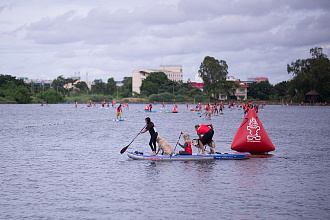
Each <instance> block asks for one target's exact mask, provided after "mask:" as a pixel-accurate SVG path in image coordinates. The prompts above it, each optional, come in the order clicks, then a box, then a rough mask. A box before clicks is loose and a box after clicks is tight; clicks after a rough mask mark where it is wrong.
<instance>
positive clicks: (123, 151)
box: [120, 125, 147, 154]
mask: <svg viewBox="0 0 330 220" xmlns="http://www.w3.org/2000/svg"><path fill="white" fill-rule="evenodd" d="M146 127H147V125H145V126H144V127H143V128H142V129H141V131H143V129H145V128H146ZM141 131H140V132H141ZM140 132H139V133H138V134H137V135H136V136H135V138H137V136H139V134H140ZM135 138H134V139H133V140H132V141H131V143H133V141H134V140H135ZM131 143H129V144H128V145H127V146H126V147H124V148H123V149H121V151H120V153H121V154H123V153H125V151H126V150H127V148H128V147H129V145H131Z"/></svg>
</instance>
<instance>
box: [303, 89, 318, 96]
mask: <svg viewBox="0 0 330 220" xmlns="http://www.w3.org/2000/svg"><path fill="white" fill-rule="evenodd" d="M305 95H319V94H318V93H317V92H316V91H315V90H311V91H309V92H307V93H306V94H305Z"/></svg>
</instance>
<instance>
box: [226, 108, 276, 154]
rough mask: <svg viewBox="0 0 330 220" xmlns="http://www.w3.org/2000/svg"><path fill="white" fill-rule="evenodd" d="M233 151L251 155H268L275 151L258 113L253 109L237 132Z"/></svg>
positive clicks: (232, 145) (232, 146) (232, 147)
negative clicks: (267, 153)
mask: <svg viewBox="0 0 330 220" xmlns="http://www.w3.org/2000/svg"><path fill="white" fill-rule="evenodd" d="M231 149H232V150H236V151H239V152H249V153H251V154H260V153H266V152H269V151H273V150H275V147H274V145H273V143H272V141H271V140H270V138H269V136H268V134H267V132H266V130H265V128H264V127H263V126H262V124H261V122H260V119H259V117H258V115H257V113H256V112H255V111H254V110H253V109H251V110H249V112H248V113H247V114H246V116H245V118H244V120H243V121H242V123H241V125H240V126H239V128H238V129H237V131H236V134H235V136H234V140H233V143H232V144H231Z"/></svg>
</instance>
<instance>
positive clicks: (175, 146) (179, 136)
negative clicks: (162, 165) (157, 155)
mask: <svg viewBox="0 0 330 220" xmlns="http://www.w3.org/2000/svg"><path fill="white" fill-rule="evenodd" d="M181 134H182V132H180V136H179V141H180V138H181ZM176 146H178V142H176V145H175V148H174V150H173V152H172V153H171V154H170V157H172V155H173V154H174V152H175V149H176Z"/></svg>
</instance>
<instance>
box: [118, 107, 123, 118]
mask: <svg viewBox="0 0 330 220" xmlns="http://www.w3.org/2000/svg"><path fill="white" fill-rule="evenodd" d="M122 111H123V110H121V104H120V105H119V106H118V108H117V119H118V116H119V117H120V119H121V112H122Z"/></svg>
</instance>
